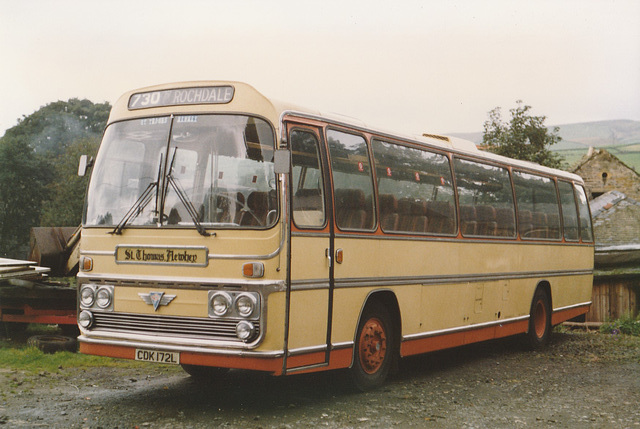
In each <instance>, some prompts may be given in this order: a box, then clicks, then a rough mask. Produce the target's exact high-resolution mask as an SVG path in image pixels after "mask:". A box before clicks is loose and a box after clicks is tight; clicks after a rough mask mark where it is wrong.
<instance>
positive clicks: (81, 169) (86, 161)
mask: <svg viewBox="0 0 640 429" xmlns="http://www.w3.org/2000/svg"><path fill="white" fill-rule="evenodd" d="M91 167H93V157H91V158H89V157H88V156H87V155H82V156H80V162H79V163H78V176H80V177H84V176H85V175H86V174H87V170H88V169H89V168H91Z"/></svg>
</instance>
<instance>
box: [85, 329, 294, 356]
mask: <svg viewBox="0 0 640 429" xmlns="http://www.w3.org/2000/svg"><path fill="white" fill-rule="evenodd" d="M78 341H80V342H82V343H87V344H101V345H107V346H121V347H131V348H144V349H152V350H167V351H175V352H188V353H205V354H216V355H225V356H237V357H258V358H280V357H283V356H284V352H283V351H282V350H275V351H272V352H256V351H250V350H242V349H233V350H224V349H215V350H212V349H210V348H207V347H197V346H178V345H170V344H158V343H147V342H142V341H124V340H117V339H104V338H99V339H95V338H88V337H86V336H85V335H80V336H79V337H78ZM191 342H193V340H191ZM225 346H228V345H227V344H225Z"/></svg>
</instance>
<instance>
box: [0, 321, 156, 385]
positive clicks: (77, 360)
mask: <svg viewBox="0 0 640 429" xmlns="http://www.w3.org/2000/svg"><path fill="white" fill-rule="evenodd" d="M43 334H60V328H58V327H57V326H55V325H39V324H30V325H28V326H27V327H26V329H25V330H24V331H23V332H21V333H19V334H16V335H15V337H14V338H12V339H8V338H0V368H6V369H11V370H19V371H25V372H31V373H39V372H42V371H46V372H51V373H56V372H59V370H60V369H62V368H96V367H121V368H136V367H140V368H141V367H144V366H145V362H137V361H134V360H127V359H115V358H108V357H103V356H91V355H84V354H80V353H71V352H66V351H65V352H56V353H53V354H47V353H43V352H42V351H41V350H39V349H38V348H36V347H30V346H27V344H26V342H27V338H28V337H30V336H32V335H43ZM147 365H148V364H147Z"/></svg>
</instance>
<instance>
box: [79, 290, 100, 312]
mask: <svg viewBox="0 0 640 429" xmlns="http://www.w3.org/2000/svg"><path fill="white" fill-rule="evenodd" d="M95 300H96V290H95V287H94V286H93V285H86V286H83V287H82V290H80V303H81V304H82V305H83V306H84V307H91V306H92V305H93V303H94V302H95Z"/></svg>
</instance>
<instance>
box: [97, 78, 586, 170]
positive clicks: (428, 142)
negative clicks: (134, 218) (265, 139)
mask: <svg viewBox="0 0 640 429" xmlns="http://www.w3.org/2000/svg"><path fill="white" fill-rule="evenodd" d="M212 108H213V109H212ZM211 111H216V112H229V113H252V114H255V115H259V116H262V117H264V118H265V119H267V120H269V121H270V122H271V123H272V124H273V125H274V127H275V128H276V132H277V134H278V135H280V131H281V130H280V126H281V122H282V119H283V118H284V116H286V115H289V116H300V117H307V118H311V119H316V120H320V121H324V122H328V123H331V124H334V125H342V126H346V127H349V128H352V129H356V130H360V131H364V132H368V133H373V134H378V135H380V136H383V137H388V138H392V139H396V140H405V141H409V142H412V143H414V144H418V145H422V146H425V147H432V148H439V149H442V150H446V151H452V152H456V153H459V154H465V155H470V156H473V157H476V158H482V159H485V160H488V161H493V162H497V163H501V164H507V165H512V166H514V167H520V168H524V169H527V170H532V171H538V172H541V173H544V174H549V175H553V176H560V177H563V178H566V179H568V180H573V181H576V182H582V178H581V177H580V176H577V175H575V174H572V173H568V172H566V171H562V170H557V169H553V168H549V167H544V166H541V165H538V164H535V163H532V162H527V161H521V160H517V159H513V158H507V157H504V156H500V155H496V154H493V153H490V152H486V151H482V150H479V149H478V148H477V147H476V145H475V144H474V143H473V142H471V141H468V140H465V139H461V138H457V137H452V136H444V135H437V134H423V135H422V136H415V135H413V136H412V135H405V134H401V133H397V132H394V131H386V130H382V129H378V128H375V127H370V126H368V125H367V124H365V123H364V122H362V121H360V120H358V119H355V118H351V117H348V116H343V115H339V114H335V113H324V112H320V111H317V110H312V109H308V108H306V107H300V106H297V105H294V104H291V103H287V102H281V101H278V100H275V99H271V98H267V97H266V96H264V95H263V94H262V93H260V92H259V91H257V90H256V89H255V88H254V87H252V86H251V85H248V84H246V83H244V82H237V81H186V82H178V83H169V84H162V85H155V86H149V87H145V88H140V89H135V90H132V91H128V92H126V93H124V94H123V95H122V96H121V97H120V98H119V99H118V100H117V101H116V103H115V104H114V105H113V108H112V109H111V113H110V115H109V121H108V123H112V122H116V121H121V120H125V119H134V118H141V117H148V116H150V115H152V116H159V115H169V114H190V113H191V114H193V113H207V112H211Z"/></svg>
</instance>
